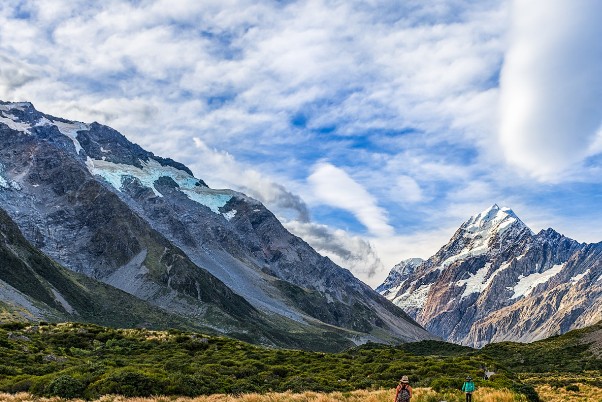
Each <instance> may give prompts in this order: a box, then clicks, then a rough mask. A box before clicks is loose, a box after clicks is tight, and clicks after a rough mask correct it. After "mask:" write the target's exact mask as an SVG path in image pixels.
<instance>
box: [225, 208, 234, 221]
mask: <svg viewBox="0 0 602 402" xmlns="http://www.w3.org/2000/svg"><path fill="white" fill-rule="evenodd" d="M222 215H223V216H224V218H226V220H228V221H230V220H232V218H234V217H235V216H236V210H235V209H233V210H232V211H228V212H224V213H223V214H222Z"/></svg>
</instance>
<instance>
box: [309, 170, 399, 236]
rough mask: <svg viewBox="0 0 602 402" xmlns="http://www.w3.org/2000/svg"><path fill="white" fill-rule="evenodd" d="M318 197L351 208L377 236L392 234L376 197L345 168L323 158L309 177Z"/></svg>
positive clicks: (359, 219)
mask: <svg viewBox="0 0 602 402" xmlns="http://www.w3.org/2000/svg"><path fill="white" fill-rule="evenodd" d="M307 181H308V182H309V184H310V185H311V186H312V187H313V192H314V194H315V196H316V197H317V199H318V200H320V201H321V202H323V203H325V204H326V205H330V206H333V207H336V208H341V209H344V210H347V211H349V212H351V213H352V214H353V215H354V216H355V217H356V218H357V220H358V221H360V222H361V223H362V224H363V225H364V226H365V227H366V228H367V229H368V231H369V232H370V233H371V234H373V235H375V236H379V237H381V236H390V235H392V234H393V233H394V229H393V228H392V227H391V226H390V225H389V223H388V219H387V216H386V211H385V210H384V209H383V208H381V207H379V206H378V203H377V200H376V199H375V198H374V197H373V196H372V195H371V194H369V193H368V192H367V191H366V189H364V188H363V187H362V186H361V185H360V184H358V183H357V182H356V181H355V180H353V179H352V178H351V177H350V176H349V175H348V174H347V173H346V172H345V171H344V170H342V169H340V168H337V167H336V166H333V165H331V164H330V163H326V162H321V163H318V164H317V165H316V166H315V170H314V172H313V173H312V174H311V176H309V177H308V178H307Z"/></svg>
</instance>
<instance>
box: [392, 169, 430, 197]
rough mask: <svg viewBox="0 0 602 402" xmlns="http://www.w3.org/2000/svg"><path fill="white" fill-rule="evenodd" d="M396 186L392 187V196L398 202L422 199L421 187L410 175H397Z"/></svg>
mask: <svg viewBox="0 0 602 402" xmlns="http://www.w3.org/2000/svg"><path fill="white" fill-rule="evenodd" d="M396 184H397V186H395V187H394V188H393V197H395V198H396V199H397V200H398V201H399V202H400V203H416V202H420V201H422V200H423V195H422V189H421V188H420V186H419V185H418V183H416V180H414V179H413V178H411V177H410V176H405V175H401V176H398V177H397V180H396Z"/></svg>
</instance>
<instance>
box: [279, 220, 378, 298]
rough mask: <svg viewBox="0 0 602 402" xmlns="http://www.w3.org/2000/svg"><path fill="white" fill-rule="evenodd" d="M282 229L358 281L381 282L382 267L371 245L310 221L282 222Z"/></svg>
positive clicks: (356, 237) (363, 240)
mask: <svg viewBox="0 0 602 402" xmlns="http://www.w3.org/2000/svg"><path fill="white" fill-rule="evenodd" d="M284 226H285V227H286V228H287V229H288V230H290V231H291V232H292V233H294V234H296V235H297V236H299V237H301V238H302V239H303V240H305V241H306V242H308V243H309V244H310V245H311V246H312V247H313V248H314V249H316V251H318V252H319V253H320V254H322V255H325V256H327V257H329V258H330V259H331V260H332V261H333V262H335V263H336V264H338V265H340V266H341V267H345V268H347V269H349V270H350V271H351V272H353V274H354V275H356V276H357V277H359V278H360V279H362V280H364V281H366V282H368V283H370V282H372V283H371V284H372V285H374V284H376V286H378V285H379V284H380V282H379V281H382V280H381V276H382V274H383V268H384V267H383V264H382V263H381V261H380V258H379V257H378V255H377V253H376V250H375V249H374V246H373V245H372V244H370V242H368V241H366V240H365V239H363V238H361V237H359V236H351V235H349V233H347V232H346V231H344V230H341V229H337V230H333V229H331V228H329V227H328V226H326V225H320V224H317V223H313V222H306V223H304V222H299V221H290V222H285V223H284ZM375 276H376V282H375V281H374V279H375Z"/></svg>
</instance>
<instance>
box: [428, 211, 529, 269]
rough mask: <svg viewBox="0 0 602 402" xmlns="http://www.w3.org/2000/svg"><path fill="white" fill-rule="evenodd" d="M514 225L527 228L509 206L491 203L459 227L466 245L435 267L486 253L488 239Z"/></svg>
mask: <svg viewBox="0 0 602 402" xmlns="http://www.w3.org/2000/svg"><path fill="white" fill-rule="evenodd" d="M515 226H519V227H524V228H527V226H526V225H525V224H524V223H523V222H522V221H521V220H520V219H518V217H517V216H516V214H515V213H514V212H513V211H512V210H511V209H510V208H506V207H504V208H500V207H499V206H498V205H497V204H493V205H492V206H491V207H489V208H487V209H486V210H485V211H483V212H481V213H479V214H476V215H473V216H472V217H471V218H470V219H469V220H467V221H466V222H464V224H463V225H462V226H461V228H460V229H462V237H463V238H464V239H465V240H466V243H467V244H466V246H465V247H464V248H463V249H462V250H460V251H459V252H457V253H456V254H454V255H452V256H450V257H449V258H447V259H446V260H445V261H443V263H442V264H440V265H439V266H437V267H436V269H439V270H443V269H445V268H446V267H448V266H449V265H451V264H453V263H454V262H456V261H459V260H462V259H465V258H469V257H475V256H478V255H481V254H484V253H486V252H487V251H489V241H490V240H491V239H492V238H494V237H495V236H496V235H502V234H503V233H505V232H506V231H508V230H509V229H510V228H512V227H515ZM527 229H529V228H527ZM529 230H530V229H529Z"/></svg>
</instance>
